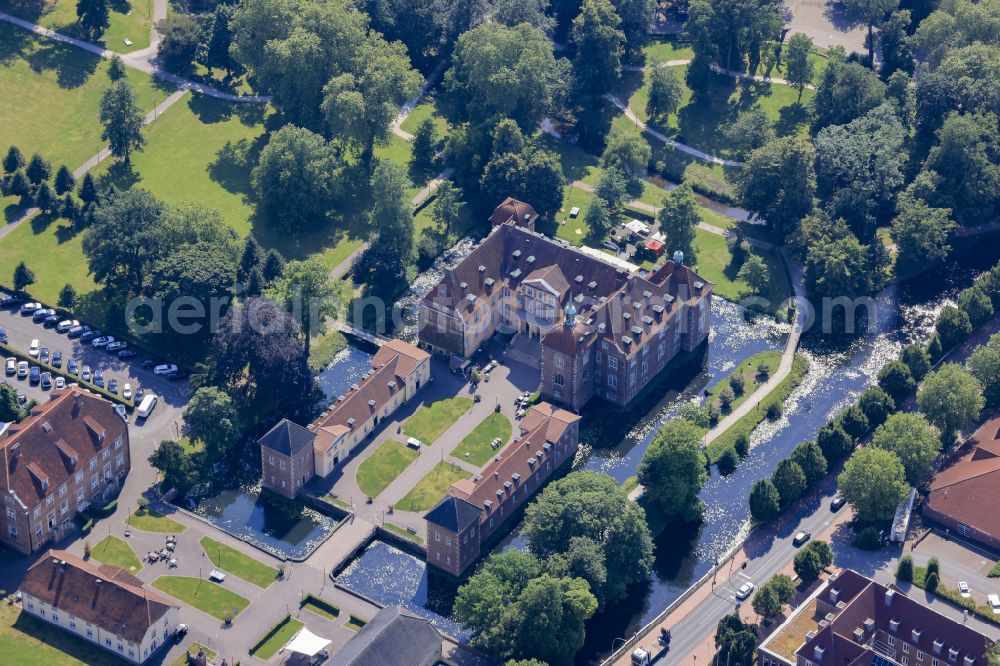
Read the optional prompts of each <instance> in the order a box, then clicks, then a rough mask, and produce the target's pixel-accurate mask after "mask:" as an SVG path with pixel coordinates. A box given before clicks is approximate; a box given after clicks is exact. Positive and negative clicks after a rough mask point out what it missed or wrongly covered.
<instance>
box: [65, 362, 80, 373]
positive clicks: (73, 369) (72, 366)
mask: <svg viewBox="0 0 1000 666" xmlns="http://www.w3.org/2000/svg"><path fill="white" fill-rule="evenodd" d="M66 371H67V372H69V374H71V375H76V374H79V373H80V368H79V366H77V364H76V359H75V358H71V359H70V360H69V363H67V364H66Z"/></svg>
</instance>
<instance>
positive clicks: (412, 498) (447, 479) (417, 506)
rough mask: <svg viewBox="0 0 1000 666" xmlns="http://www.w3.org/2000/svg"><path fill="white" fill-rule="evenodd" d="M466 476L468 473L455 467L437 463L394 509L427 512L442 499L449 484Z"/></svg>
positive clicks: (449, 464)
mask: <svg viewBox="0 0 1000 666" xmlns="http://www.w3.org/2000/svg"><path fill="white" fill-rule="evenodd" d="M468 476H469V473H468V472H466V471H465V470H464V469H462V468H461V467H458V466H457V465H452V464H451V463H446V462H442V463H438V464H437V465H435V467H434V469H432V470H431V471H430V472H428V473H427V476H425V477H424V478H422V479H420V481H419V482H418V483H417V485H415V486H413V488H412V489H411V490H410V492H408V493H407V494H406V497H404V498H403V499H401V500H399V503H397V504H396V508H397V509H400V510H402V511H427V510H428V509H430V508H431V507H433V506H434V505H435V504H437V503H438V500H440V499H441V498H442V497H444V494H445V492H446V491H447V490H448V488H449V487H450V486H451V484H453V483H455V482H456V481H458V480H460V479H465V478H468Z"/></svg>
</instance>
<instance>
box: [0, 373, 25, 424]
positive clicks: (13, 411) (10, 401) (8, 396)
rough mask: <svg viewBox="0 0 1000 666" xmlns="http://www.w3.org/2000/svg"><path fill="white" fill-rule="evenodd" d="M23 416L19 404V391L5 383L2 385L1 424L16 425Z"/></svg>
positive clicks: (0, 386) (0, 390) (0, 392)
mask: <svg viewBox="0 0 1000 666" xmlns="http://www.w3.org/2000/svg"><path fill="white" fill-rule="evenodd" d="M22 416H23V412H22V411H21V405H20V404H18V402H17V389H16V388H14V387H13V386H11V385H10V384H7V383H6V382H4V383H3V384H0V423H14V422H15V421H20V420H21V417H22Z"/></svg>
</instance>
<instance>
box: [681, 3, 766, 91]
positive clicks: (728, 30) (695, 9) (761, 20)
mask: <svg viewBox="0 0 1000 666" xmlns="http://www.w3.org/2000/svg"><path fill="white" fill-rule="evenodd" d="M782 24H783V20H782V14H781V5H780V3H778V2H752V1H750V0H736V1H722V0H696V1H694V2H691V3H690V6H689V8H688V20H687V23H686V24H685V25H684V32H685V36H686V38H687V39H688V40H690V41H692V42H693V44H692V47H693V48H694V52H695V58H694V59H695V62H696V63H697V64H698V68H699V69H701V68H703V67H704V68H707V66H708V65H709V64H710V63H716V64H719V65H721V66H723V67H726V68H728V69H733V70H742V68H743V66H744V64H743V63H745V62H749V63H750V69H751V70H753V69H755V68H756V67H755V66H756V65H757V63H759V62H760V61H761V50H762V49H763V48H764V45H765V44H766V43H767V42H769V41H770V40H772V39H774V37H775V36H776V35H778V34H779V33H780V32H781V28H782ZM699 60H700V61H702V62H703V64H701V63H698V61H699ZM689 74H690V71H689ZM696 79H697V81H698V83H699V84H703V83H705V82H707V81H706V80H705V79H703V78H702V77H701V76H697V77H696ZM699 87H700V86H699Z"/></svg>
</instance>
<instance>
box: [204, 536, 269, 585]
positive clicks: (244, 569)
mask: <svg viewBox="0 0 1000 666" xmlns="http://www.w3.org/2000/svg"><path fill="white" fill-rule="evenodd" d="M198 543H200V544H201V548H202V550H204V551H205V554H206V555H208V559H210V560H212V564H214V565H215V566H216V567H218V568H219V569H222V570H223V571H228V572H229V573H231V574H233V575H234V576H238V577H239V578H242V579H243V580H245V581H247V582H248V583H253V584H254V585H256V586H257V587H263V588H266V587H267V586H268V585H270V584H271V583H273V582H274V581H275V580H277V579H278V570H277V569H275V568H274V567H270V566H268V565H266V564H264V563H263V562H260V561H258V560H256V559H254V558H253V557H250V556H249V555H247V554H245V553H242V552H240V551H238V550H236V549H235V548H232V547H230V546H227V545H226V544H224V543H219V542H218V541H216V540H215V539H212V538H210V537H207V536H206V537H202V538H201V541H199V542H198Z"/></svg>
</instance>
